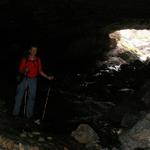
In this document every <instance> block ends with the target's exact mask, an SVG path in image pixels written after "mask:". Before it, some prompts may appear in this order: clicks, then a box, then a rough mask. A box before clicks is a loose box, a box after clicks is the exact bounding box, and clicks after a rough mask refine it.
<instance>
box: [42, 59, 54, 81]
mask: <svg viewBox="0 0 150 150" xmlns="http://www.w3.org/2000/svg"><path fill="white" fill-rule="evenodd" d="M39 74H40V75H41V76H43V77H44V78H46V79H48V80H53V79H54V77H53V76H48V75H47V74H46V73H44V72H43V70H42V65H41V60H40V59H39Z"/></svg>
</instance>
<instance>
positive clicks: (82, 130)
mask: <svg viewBox="0 0 150 150" xmlns="http://www.w3.org/2000/svg"><path fill="white" fill-rule="evenodd" d="M72 136H73V137H74V139H76V140H77V141H78V142H79V143H81V144H90V143H97V142H98V141H99V137H98V135H97V133H96V132H95V131H94V130H93V129H92V128H91V127H90V126H89V125H88V124H80V125H79V126H78V128H77V129H76V130H75V131H73V132H72Z"/></svg>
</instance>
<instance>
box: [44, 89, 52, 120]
mask: <svg viewBox="0 0 150 150" xmlns="http://www.w3.org/2000/svg"><path fill="white" fill-rule="evenodd" d="M50 90H51V88H50V87H49V88H48V91H47V96H46V101H45V105H44V110H43V114H42V120H43V119H44V117H45V112H46V106H47V102H48V97H49V93H50Z"/></svg>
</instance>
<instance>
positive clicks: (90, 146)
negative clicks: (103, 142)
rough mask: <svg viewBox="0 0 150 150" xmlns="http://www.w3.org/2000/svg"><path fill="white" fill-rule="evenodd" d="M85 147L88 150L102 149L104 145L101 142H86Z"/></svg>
mask: <svg viewBox="0 0 150 150" xmlns="http://www.w3.org/2000/svg"><path fill="white" fill-rule="evenodd" d="M85 147H86V149H87V150H102V147H101V146H100V145H99V144H95V143H90V144H86V146H85Z"/></svg>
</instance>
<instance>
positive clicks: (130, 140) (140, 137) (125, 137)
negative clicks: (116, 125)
mask: <svg viewBox="0 0 150 150" xmlns="http://www.w3.org/2000/svg"><path fill="white" fill-rule="evenodd" d="M119 139H120V141H121V143H122V150H134V149H136V148H143V149H148V148H150V114H147V115H145V117H144V118H143V119H141V120H140V121H138V122H137V123H136V124H135V125H134V126H133V127H132V128H131V129H130V130H128V131H126V132H124V133H122V134H121V135H120V136H119Z"/></svg>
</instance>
